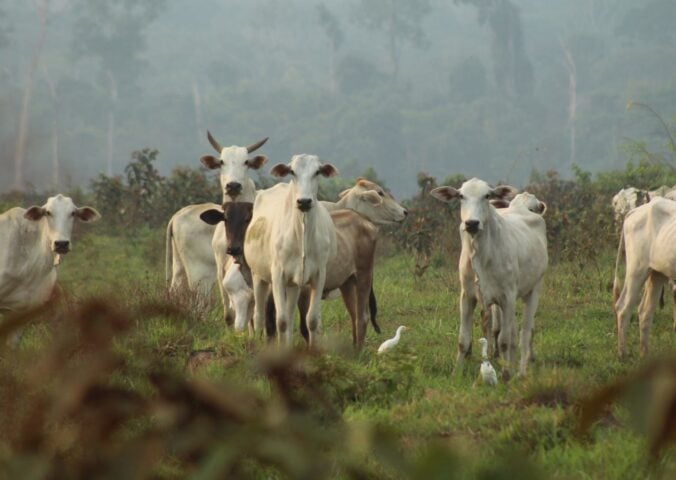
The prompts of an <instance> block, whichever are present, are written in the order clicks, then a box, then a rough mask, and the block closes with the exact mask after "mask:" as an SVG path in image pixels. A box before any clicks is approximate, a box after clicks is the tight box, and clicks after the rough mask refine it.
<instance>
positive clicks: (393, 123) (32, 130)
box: [0, 0, 676, 195]
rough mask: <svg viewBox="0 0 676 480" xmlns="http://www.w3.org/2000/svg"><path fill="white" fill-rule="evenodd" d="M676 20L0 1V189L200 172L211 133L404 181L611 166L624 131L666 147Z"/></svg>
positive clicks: (464, 1)
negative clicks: (137, 154)
mask: <svg viewBox="0 0 676 480" xmlns="http://www.w3.org/2000/svg"><path fill="white" fill-rule="evenodd" d="M674 18H676V2H674V1H673V0H648V1H642V2H636V1H634V0H548V1H541V0H456V1H453V0H447V1H442V0H410V1H389V0H344V1H342V0H341V1H336V0H333V1H329V0H324V1H318V0H246V1H243V0H240V1H234V0H191V1H179V0H150V1H146V0H144V1H141V0H138V1H133V0H51V1H45V0H36V1H16V0H0V59H2V60H1V61H0V119H1V121H0V172H1V173H0V191H7V190H10V189H12V188H35V189H38V190H42V189H52V190H53V189H60V190H64V189H67V188H71V187H75V186H78V185H81V186H85V187H86V185H87V184H88V181H89V180H90V179H91V178H93V177H95V176H97V175H98V174H99V173H106V172H107V171H108V170H110V172H109V173H114V174H117V173H121V172H122V170H123V168H124V165H126V164H127V162H128V161H129V158H130V154H131V152H132V151H133V150H138V149H141V148H143V147H151V148H157V149H159V151H160V154H159V159H158V167H159V168H160V170H161V171H162V172H163V173H165V174H166V173H168V172H169V171H170V170H171V169H172V168H173V167H175V166H178V165H186V166H192V167H197V166H198V165H199V160H198V159H199V157H200V156H201V155H203V154H206V153H211V147H210V146H209V144H208V142H207V140H206V130H207V129H209V130H210V131H211V132H212V133H213V134H214V136H215V137H216V138H217V139H218V140H219V141H220V142H221V143H222V144H223V145H232V144H237V145H246V144H250V143H253V142H255V141H257V140H259V139H260V138H262V137H266V136H269V137H270V140H269V142H268V143H267V145H266V146H265V152H264V153H266V154H267V155H268V156H269V157H270V162H271V164H274V163H276V162H286V161H288V159H289V158H290V156H291V155H292V154H295V153H315V154H318V155H320V156H321V157H322V158H323V159H325V160H327V161H330V162H332V163H333V164H334V165H336V166H337V167H338V168H339V169H340V171H341V174H342V175H343V176H344V177H353V176H356V175H358V174H360V173H361V172H363V171H364V170H365V169H367V168H368V167H373V168H374V169H375V171H376V172H377V174H378V176H379V178H381V179H382V180H383V181H384V182H385V183H386V184H387V185H388V186H389V187H390V188H391V189H392V190H393V191H394V193H396V194H399V195H410V194H412V193H413V192H414V191H415V189H416V183H415V174H416V173H417V172H419V171H425V172H428V173H429V174H431V175H434V176H438V177H440V178H443V177H445V176H447V175H451V174H464V175H466V176H473V175H476V176H480V177H482V178H484V179H486V180H489V181H497V180H506V181H510V182H512V183H514V184H516V185H520V184H524V183H526V182H527V181H528V178H529V175H530V174H531V172H532V171H533V170H534V169H535V170H538V171H545V170H548V169H556V170H558V171H559V172H561V173H562V174H563V175H569V174H570V168H571V165H572V164H576V165H579V166H580V167H582V168H583V169H585V170H590V171H593V172H595V171H600V170H606V169H611V168H620V167H621V166H622V165H623V164H624V163H625V162H626V161H627V160H628V159H630V158H631V157H630V154H629V153H627V152H626V151H625V149H623V145H624V144H626V143H627V141H628V140H629V139H642V140H645V141H646V142H648V144H649V145H650V147H651V148H652V149H653V150H657V151H660V149H664V150H665V151H666V148H667V147H666V145H667V142H668V140H669V139H668V135H667V130H666V129H665V126H664V125H662V123H661V122H660V119H659V118H657V116H656V115H654V114H653V112H651V111H650V109H653V110H654V112H656V113H659V115H660V116H662V117H663V118H664V119H666V120H667V121H670V120H671V119H673V118H674V115H675V114H676V95H674V92H676V41H675V40H676V29H675V28H673V20H674ZM27 90H28V93H27ZM632 102H633V103H632ZM627 107H632V108H627ZM648 107H649V108H648ZM17 150H19V153H17ZM16 165H21V170H20V172H18V174H17V169H16Z"/></svg>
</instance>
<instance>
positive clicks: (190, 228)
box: [165, 132, 267, 321]
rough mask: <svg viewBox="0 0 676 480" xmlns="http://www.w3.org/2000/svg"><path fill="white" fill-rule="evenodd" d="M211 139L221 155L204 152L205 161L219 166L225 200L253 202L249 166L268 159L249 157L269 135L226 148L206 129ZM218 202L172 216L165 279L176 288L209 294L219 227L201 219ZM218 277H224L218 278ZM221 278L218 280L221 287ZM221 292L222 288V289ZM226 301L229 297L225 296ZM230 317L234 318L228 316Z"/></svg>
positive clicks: (204, 297)
mask: <svg viewBox="0 0 676 480" xmlns="http://www.w3.org/2000/svg"><path fill="white" fill-rule="evenodd" d="M207 137H208V139H209V143H211V145H212V146H213V147H214V149H215V150H216V151H217V152H218V153H219V154H220V157H218V158H217V157H214V156H213V155H204V156H203V157H202V158H200V161H201V162H202V164H203V165H204V166H205V167H207V168H209V169H212V170H214V169H220V171H221V177H220V178H221V188H222V190H223V203H227V202H231V201H233V202H234V201H241V202H253V201H254V198H255V197H256V185H255V184H254V182H253V180H251V178H249V176H248V172H249V170H250V169H251V170H258V169H259V168H261V167H262V166H263V165H264V164H265V162H267V157H266V156H265V155H257V156H255V157H253V158H249V154H250V153H251V152H253V151H255V150H256V149H258V148H260V147H261V146H262V145H263V144H264V143H265V142H266V141H267V138H264V139H263V140H261V141H259V142H256V143H254V144H253V145H250V146H248V147H238V146H234V145H233V146H230V147H226V148H223V147H222V146H221V145H220V144H219V143H218V142H217V141H216V140H215V139H214V137H212V136H211V133H209V132H207ZM220 207H221V205H218V204H216V203H202V204H197V205H188V206H187V207H184V208H182V209H181V210H179V211H178V212H176V213H175V214H174V215H173V216H172V217H171V220H169V224H168V225H167V234H166V258H165V262H166V281H167V286H168V287H169V288H170V289H171V291H173V292H177V291H179V292H180V291H188V290H193V291H196V292H198V294H199V295H200V297H201V298H203V299H206V298H209V295H210V293H211V288H212V286H213V284H214V282H215V281H216V279H217V278H218V277H217V271H216V261H215V259H214V250H213V248H212V240H213V237H214V232H215V231H216V228H215V227H214V226H213V225H208V224H206V223H204V222H203V221H202V220H200V215H201V214H202V213H204V212H205V211H207V210H211V209H218V208H220ZM219 280H222V279H220V278H219ZM220 284H221V282H220V281H219V287H220ZM221 294H222V295H223V291H222V289H221ZM224 302H226V303H227V297H224ZM227 320H228V321H230V320H231V319H227Z"/></svg>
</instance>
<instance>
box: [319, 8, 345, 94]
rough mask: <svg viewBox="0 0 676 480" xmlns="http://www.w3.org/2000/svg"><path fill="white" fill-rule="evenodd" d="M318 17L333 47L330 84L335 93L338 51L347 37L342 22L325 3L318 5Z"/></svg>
mask: <svg viewBox="0 0 676 480" xmlns="http://www.w3.org/2000/svg"><path fill="white" fill-rule="evenodd" d="M317 16H318V17H319V25H321V27H322V29H323V30H324V33H325V34H326V38H327V39H328V40H329V44H330V45H331V59H330V67H329V70H330V78H331V80H330V82H331V90H332V91H333V92H335V90H336V57H337V56H338V50H339V49H340V47H341V45H342V44H343V40H344V39H345V35H344V34H343V29H342V28H341V27H340V22H339V21H338V18H336V16H335V15H334V14H333V12H331V10H329V8H328V7H327V6H326V4H324V3H320V4H318V5H317Z"/></svg>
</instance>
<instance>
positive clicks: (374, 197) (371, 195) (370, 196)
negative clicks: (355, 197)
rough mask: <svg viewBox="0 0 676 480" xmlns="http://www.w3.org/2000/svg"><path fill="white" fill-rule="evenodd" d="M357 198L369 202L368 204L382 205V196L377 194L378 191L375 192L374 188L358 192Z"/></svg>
mask: <svg viewBox="0 0 676 480" xmlns="http://www.w3.org/2000/svg"><path fill="white" fill-rule="evenodd" d="M359 199H360V200H363V201H365V202H369V203H370V204H372V205H375V206H378V205H382V203H383V197H381V196H380V195H378V192H376V191H375V190H368V191H366V192H363V193H360V194H359Z"/></svg>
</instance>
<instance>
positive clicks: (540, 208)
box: [491, 192, 547, 215]
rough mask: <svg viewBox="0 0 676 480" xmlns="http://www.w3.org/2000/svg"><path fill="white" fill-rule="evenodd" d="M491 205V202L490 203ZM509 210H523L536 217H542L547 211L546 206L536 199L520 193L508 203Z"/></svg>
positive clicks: (529, 194)
mask: <svg viewBox="0 0 676 480" xmlns="http://www.w3.org/2000/svg"><path fill="white" fill-rule="evenodd" d="M491 203H492V202H491ZM509 207H510V208H525V209H527V210H530V211H531V212H533V213H537V214H538V215H544V214H545V212H546V211H547V204H546V203H545V202H541V201H540V200H538V198H537V197H536V196H535V195H533V194H532V193H529V192H521V193H519V194H518V195H516V196H515V197H514V198H513V199H512V201H511V202H510V203H509Z"/></svg>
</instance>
